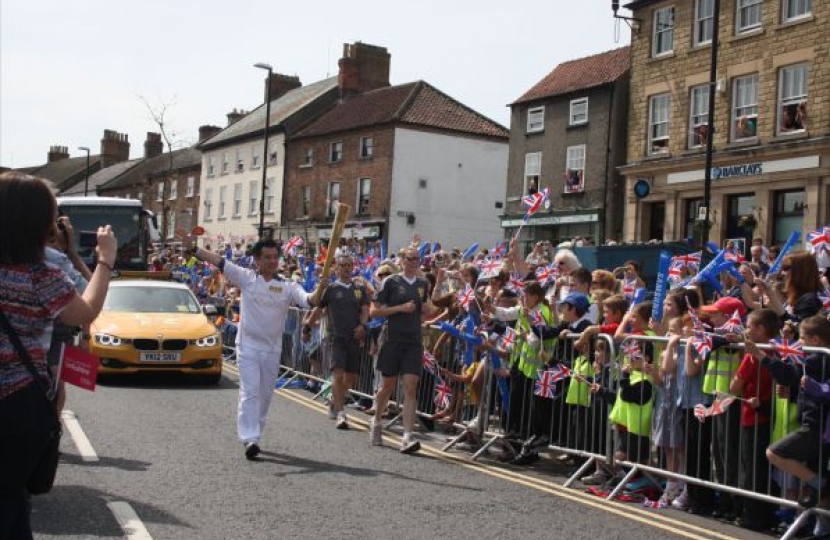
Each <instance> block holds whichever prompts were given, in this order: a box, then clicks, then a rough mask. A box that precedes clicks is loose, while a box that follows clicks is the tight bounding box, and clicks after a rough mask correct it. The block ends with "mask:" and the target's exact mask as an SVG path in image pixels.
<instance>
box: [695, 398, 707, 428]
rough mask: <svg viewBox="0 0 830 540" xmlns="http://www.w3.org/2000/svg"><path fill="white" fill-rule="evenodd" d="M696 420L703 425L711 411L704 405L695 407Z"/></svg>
mask: <svg viewBox="0 0 830 540" xmlns="http://www.w3.org/2000/svg"><path fill="white" fill-rule="evenodd" d="M694 411H695V418H697V421H698V422H700V423H701V424H702V423H703V422H705V421H706V417H707V416H709V409H708V408H707V407H706V405H704V404H703V403H698V404H697V405H695V409H694Z"/></svg>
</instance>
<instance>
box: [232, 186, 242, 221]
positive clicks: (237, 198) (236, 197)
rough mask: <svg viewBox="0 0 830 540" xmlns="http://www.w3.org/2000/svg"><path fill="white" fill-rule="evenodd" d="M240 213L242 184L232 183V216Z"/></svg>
mask: <svg viewBox="0 0 830 540" xmlns="http://www.w3.org/2000/svg"><path fill="white" fill-rule="evenodd" d="M241 215H242V184H234V185H233V217H239V216H241Z"/></svg>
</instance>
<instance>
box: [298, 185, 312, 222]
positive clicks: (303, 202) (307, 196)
mask: <svg viewBox="0 0 830 540" xmlns="http://www.w3.org/2000/svg"><path fill="white" fill-rule="evenodd" d="M310 213H311V186H303V187H302V188H301V189H300V215H301V216H307V215H309V214H310Z"/></svg>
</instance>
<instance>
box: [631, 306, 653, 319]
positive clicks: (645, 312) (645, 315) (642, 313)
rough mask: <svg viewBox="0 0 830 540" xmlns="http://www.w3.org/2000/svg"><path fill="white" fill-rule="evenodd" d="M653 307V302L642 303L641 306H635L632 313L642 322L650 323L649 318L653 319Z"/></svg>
mask: <svg viewBox="0 0 830 540" xmlns="http://www.w3.org/2000/svg"><path fill="white" fill-rule="evenodd" d="M651 307H652V304H651V302H640V303H639V304H634V306H632V308H631V311H632V312H633V313H634V314H635V315H637V316H638V317H640V318H641V319H642V320H644V321H646V322H648V319H649V317H651Z"/></svg>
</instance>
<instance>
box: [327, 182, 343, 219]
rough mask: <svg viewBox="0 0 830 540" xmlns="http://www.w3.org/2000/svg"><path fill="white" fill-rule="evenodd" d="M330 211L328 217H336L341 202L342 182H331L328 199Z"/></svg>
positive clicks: (328, 210)
mask: <svg viewBox="0 0 830 540" xmlns="http://www.w3.org/2000/svg"><path fill="white" fill-rule="evenodd" d="M326 202H327V203H328V204H327V206H328V209H327V212H326V215H327V216H328V217H334V215H335V214H336V213H337V204H338V203H339V202H340V182H329V192H328V196H327V197H326Z"/></svg>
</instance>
